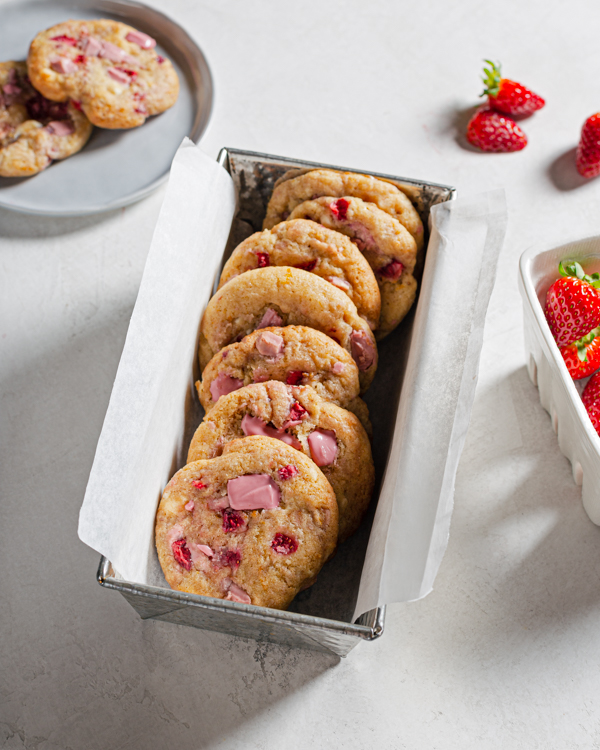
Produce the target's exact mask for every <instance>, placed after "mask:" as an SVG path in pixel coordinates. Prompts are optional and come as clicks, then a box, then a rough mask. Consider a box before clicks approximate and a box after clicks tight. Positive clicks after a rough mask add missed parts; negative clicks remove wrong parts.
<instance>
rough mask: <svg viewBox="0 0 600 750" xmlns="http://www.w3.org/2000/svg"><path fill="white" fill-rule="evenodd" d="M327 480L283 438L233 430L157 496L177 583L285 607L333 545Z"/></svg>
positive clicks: (166, 560) (167, 566)
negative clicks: (235, 434) (237, 434)
mask: <svg viewBox="0 0 600 750" xmlns="http://www.w3.org/2000/svg"><path fill="white" fill-rule="evenodd" d="M337 533H338V507H337V502H336V499H335V495H334V493H333V490H332V489H331V485H330V484H329V482H328V481H327V480H326V479H325V477H324V476H323V474H322V472H321V471H319V469H318V468H317V467H316V466H315V464H314V463H313V462H312V461H311V460H310V459H309V458H307V457H306V456H305V455H304V454H302V453H300V451H297V450H295V449H294V448H290V447H289V446H287V445H285V444H284V443H282V442H281V441H279V440H273V439H272V438H268V437H249V438H243V439H241V440H235V441H233V442H231V443H229V444H228V445H226V446H225V448H224V449H223V455H222V456H219V457H218V458H213V459H208V460H201V461H195V462H193V463H191V464H188V465H187V466H184V467H183V469H181V470H180V471H178V472H177V474H175V476H174V477H173V478H172V479H171V481H170V482H169V484H168V485H167V487H166V488H165V491H164V494H163V496H162V499H161V501H160V505H159V508H158V513H157V518H156V548H157V550H158V558H159V560H160V564H161V567H162V569H163V572H164V574H165V578H166V579H167V581H168V583H169V585H170V586H171V587H172V588H174V589H177V590H179V591H186V592H189V593H192V594H201V595H203V596H212V597H216V598H218V599H228V600H230V601H234V602H242V603H244V604H256V605H258V606H261V607H274V608H276V609H285V608H286V607H288V606H289V604H290V602H291V601H292V599H293V598H294V596H296V594H297V593H298V592H299V591H300V590H301V589H303V588H306V587H307V586H309V585H310V584H311V583H313V582H314V580H315V578H316V576H317V574H318V573H319V571H320V569H321V567H322V566H323V564H324V563H325V562H326V560H327V559H328V558H329V557H330V556H331V555H332V554H333V551H334V549H335V546H336V542H337Z"/></svg>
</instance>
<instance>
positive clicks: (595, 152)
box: [577, 112, 600, 177]
mask: <svg viewBox="0 0 600 750" xmlns="http://www.w3.org/2000/svg"><path fill="white" fill-rule="evenodd" d="M577 171H578V172H579V174H580V175H582V177H597V176H598V175H599V174H600V112H597V113H596V114H595V115H592V116H591V117H588V118H587V120H586V121H585V122H584V123H583V127H582V128H581V138H580V139H579V146H577Z"/></svg>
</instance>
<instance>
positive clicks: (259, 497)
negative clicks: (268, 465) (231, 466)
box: [227, 474, 281, 510]
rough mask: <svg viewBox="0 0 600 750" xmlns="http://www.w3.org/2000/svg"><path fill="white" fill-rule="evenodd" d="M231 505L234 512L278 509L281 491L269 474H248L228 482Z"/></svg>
mask: <svg viewBox="0 0 600 750" xmlns="http://www.w3.org/2000/svg"><path fill="white" fill-rule="evenodd" d="M227 494H228V495H229V505H231V507H232V508H233V509H234V510H272V509H273V508H277V506H278V505H279V501H280V499H281V491H280V490H279V487H278V486H277V485H276V484H275V482H274V481H273V480H272V479H271V477H270V476H269V475H268V474H246V475H244V476H241V477H236V479H230V480H229V481H228V482H227Z"/></svg>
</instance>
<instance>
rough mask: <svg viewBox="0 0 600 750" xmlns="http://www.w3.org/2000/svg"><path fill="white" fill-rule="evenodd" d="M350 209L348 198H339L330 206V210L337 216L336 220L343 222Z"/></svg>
mask: <svg viewBox="0 0 600 750" xmlns="http://www.w3.org/2000/svg"><path fill="white" fill-rule="evenodd" d="M349 208H350V201H349V200H347V199H346V198H338V199H337V200H336V201H332V202H331V203H330V204H329V210H330V211H331V213H332V214H333V215H334V216H335V218H336V219H340V220H341V221H343V220H344V219H345V218H346V215H347V214H348V209H349Z"/></svg>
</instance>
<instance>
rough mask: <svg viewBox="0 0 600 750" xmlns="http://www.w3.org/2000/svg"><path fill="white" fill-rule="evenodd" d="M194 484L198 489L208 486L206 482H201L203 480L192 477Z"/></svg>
mask: <svg viewBox="0 0 600 750" xmlns="http://www.w3.org/2000/svg"><path fill="white" fill-rule="evenodd" d="M192 485H193V486H194V487H195V488H196V489H197V490H201V489H203V488H204V487H206V485H205V484H204V482H201V481H200V480H199V479H192Z"/></svg>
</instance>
